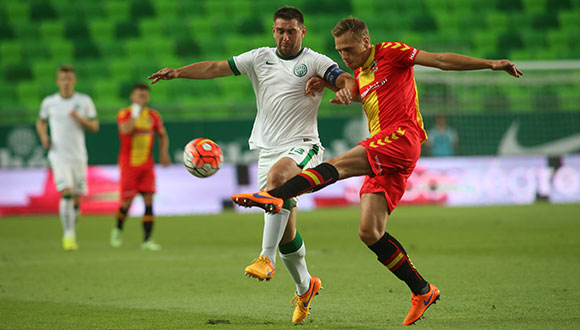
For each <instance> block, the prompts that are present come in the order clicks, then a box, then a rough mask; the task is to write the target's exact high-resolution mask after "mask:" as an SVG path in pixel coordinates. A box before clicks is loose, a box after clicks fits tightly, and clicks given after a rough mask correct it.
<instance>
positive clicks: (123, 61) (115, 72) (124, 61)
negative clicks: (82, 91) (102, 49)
mask: <svg viewBox="0 0 580 330" xmlns="http://www.w3.org/2000/svg"><path fill="white" fill-rule="evenodd" d="M108 66H109V68H108V71H109V72H108V75H107V77H109V78H111V79H112V80H116V81H132V80H134V79H135V74H134V73H133V70H134V67H133V60H132V59H131V58H129V57H118V58H115V59H112V60H111V61H110V62H109V63H108ZM101 88H104V87H101Z"/></svg>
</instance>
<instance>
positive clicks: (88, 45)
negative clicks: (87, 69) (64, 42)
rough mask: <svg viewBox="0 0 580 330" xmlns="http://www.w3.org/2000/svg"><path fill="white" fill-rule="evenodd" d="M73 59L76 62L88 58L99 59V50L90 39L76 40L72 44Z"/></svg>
mask: <svg viewBox="0 0 580 330" xmlns="http://www.w3.org/2000/svg"><path fill="white" fill-rule="evenodd" d="M74 57H75V59H77V60H86V59H89V58H100V57H101V53H100V51H99V48H97V46H96V45H95V43H94V42H93V41H92V40H90V39H88V38H87V39H82V40H77V41H76V42H75V44H74Z"/></svg>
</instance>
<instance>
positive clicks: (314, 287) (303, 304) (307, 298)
mask: <svg viewBox="0 0 580 330" xmlns="http://www.w3.org/2000/svg"><path fill="white" fill-rule="evenodd" d="M320 289H322V282H321V281H320V279H319V278H318V277H315V276H312V277H310V288H309V289H308V291H306V293H305V294H303V295H301V296H299V295H298V294H297V293H294V298H292V300H291V302H292V304H296V308H294V313H293V314H292V322H294V323H301V322H302V321H304V319H306V317H307V316H308V314H310V303H311V302H312V299H313V298H314V296H316V295H318V291H320Z"/></svg>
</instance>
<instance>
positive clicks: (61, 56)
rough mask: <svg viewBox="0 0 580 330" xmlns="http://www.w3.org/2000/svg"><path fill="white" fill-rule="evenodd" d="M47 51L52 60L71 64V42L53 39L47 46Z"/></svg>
mask: <svg viewBox="0 0 580 330" xmlns="http://www.w3.org/2000/svg"><path fill="white" fill-rule="evenodd" d="M48 50H49V53H50V56H51V58H52V59H54V60H58V61H61V62H62V63H69V64H70V63H73V60H74V46H73V44H72V42H71V41H68V40H63V39H54V40H52V41H51V42H50V43H49V44H48Z"/></svg>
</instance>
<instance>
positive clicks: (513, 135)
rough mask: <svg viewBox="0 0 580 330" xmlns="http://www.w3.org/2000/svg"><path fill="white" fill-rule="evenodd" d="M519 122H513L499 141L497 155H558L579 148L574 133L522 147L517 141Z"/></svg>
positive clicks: (578, 138) (579, 136)
mask: <svg viewBox="0 0 580 330" xmlns="http://www.w3.org/2000/svg"><path fill="white" fill-rule="evenodd" d="M519 127H520V125H519V123H518V122H517V121H515V122H513V123H512V124H511V125H510V127H509V128H508V129H507V131H506V132H505V134H504V136H503V137H502V139H501V141H500V142H499V148H498V154H499V155H548V156H559V155H565V154H568V153H571V152H573V151H576V150H579V149H580V134H574V135H571V136H568V137H565V138H561V139H558V140H555V141H551V142H547V143H543V144H540V145H536V146H533V147H524V146H522V145H521V144H520V143H519V142H518V130H519Z"/></svg>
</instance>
